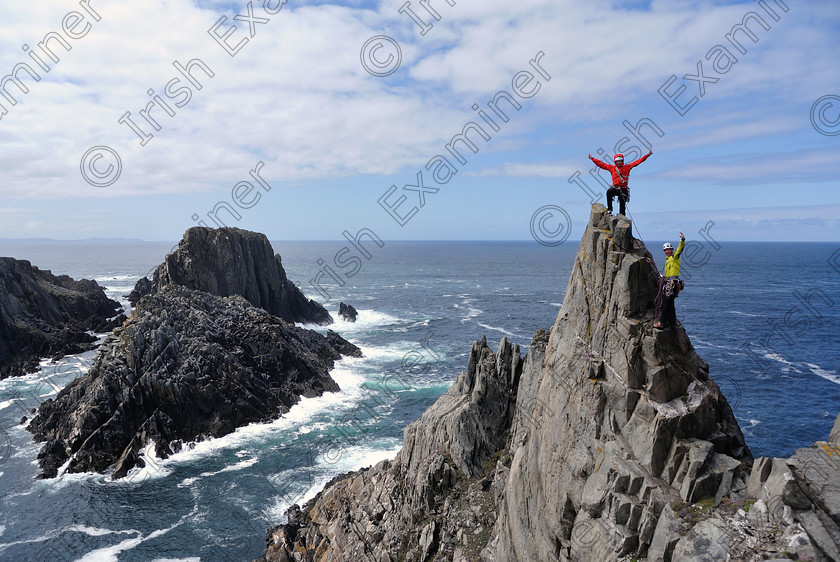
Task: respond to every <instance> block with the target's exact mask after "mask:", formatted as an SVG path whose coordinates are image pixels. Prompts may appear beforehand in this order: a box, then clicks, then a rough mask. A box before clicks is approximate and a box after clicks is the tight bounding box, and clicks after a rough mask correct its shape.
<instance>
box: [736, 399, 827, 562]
mask: <svg viewBox="0 0 840 562" xmlns="http://www.w3.org/2000/svg"><path fill="white" fill-rule="evenodd" d="M838 423H840V416H837V419H836V420H835V423H834V427H835V428H836V427H837V425H838ZM833 431H834V429H832V435H833ZM747 486H748V488H747V490H748V492H749V493H750V495H752V496H754V497H756V498H758V500H759V501H760V502H762V504H763V505H764V506H766V508H765V509H764V510H763V511H762V516H761V519H760V520H759V521H758V524H760V525H763V526H768V527H769V526H775V527H780V528H782V529H784V530H785V534H786V537H785V541H784V546H785V547H786V548H785V549H786V550H788V551H800V554H802V556H800V558H802V557H804V556H806V555H808V554H811V553H814V555H815V556H817V558H818V559H820V560H840V444H838V443H836V442H832V441H817V442H816V443H814V444H813V445H811V446H810V447H807V448H803V449H798V450H797V451H796V452H795V453H794V454H793V456H792V457H791V458H789V459H778V458H772V459H771V458H766V457H761V458H760V459H758V460H756V462H755V465H754V466H753V470H752V473H751V474H750V477H749V480H748V482H747ZM751 513H752V511H751ZM799 530H801V531H802V532H798V531H799ZM802 535H804V536H802Z"/></svg>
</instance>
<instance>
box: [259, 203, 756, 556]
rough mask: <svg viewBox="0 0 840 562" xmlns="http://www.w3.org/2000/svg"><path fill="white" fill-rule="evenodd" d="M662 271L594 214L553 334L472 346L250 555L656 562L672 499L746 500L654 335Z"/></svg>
mask: <svg viewBox="0 0 840 562" xmlns="http://www.w3.org/2000/svg"><path fill="white" fill-rule="evenodd" d="M658 276H659V274H658V272H657V269H656V266H655V263H654V262H653V259H652V257H651V255H650V253H649V252H648V251H647V249H646V248H645V247H644V245H643V244H642V242H641V241H639V240H636V239H635V238H633V236H632V232H631V223H630V221H628V220H626V219H623V218H617V217H610V216H609V215H607V214H606V210H605V209H604V208H603V206H601V205H595V206H594V207H593V211H592V214H591V216H590V220H589V224H588V226H587V228H586V231H585V233H584V235H583V238H582V240H581V243H580V246H579V248H578V252H577V255H576V258H575V262H574V267H573V270H572V274H571V276H570V279H569V283H568V286H567V289H566V294H565V298H564V301H563V307H562V309H561V310H560V312H559V314H558V316H557V320H556V322H555V324H554V326H553V327H552V328H551V331H550V332H546V331H542V330H541V331H538V332H537V334H536V335H535V336H534V339H533V341H532V342H531V345H530V347H529V350H528V353H527V355H526V356H525V357H524V359H523V358H522V357H521V354H520V351H519V347H518V346H517V345H515V344H511V343H509V342H508V341H507V340H506V339H503V340H502V342H501V343H500V344H499V348H498V350H497V351H496V352H495V353H494V352H493V351H492V350H491V349H490V348H489V347H488V346H487V345H486V342H485V341H484V340H482V341H481V342H479V343H477V344H475V345H474V346H473V348H472V351H471V353H470V358H469V363H468V365H467V370H466V371H464V372H463V373H461V374H460V375H459V376H458V377H457V379H456V381H455V383H454V384H453V386H452V387H451V388H450V389H449V391H448V392H447V393H446V394H444V395H443V396H442V397H441V398H440V399H439V400H438V401H437V402H436V403H435V404H434V405H433V406H432V407H431V408H430V409H429V410H428V411H427V412H426V413H425V414H424V415H423V416H422V418H421V419H420V420H418V421H417V422H414V423H412V424H410V425H409V426H408V427H407V428H406V430H405V435H404V444H403V449H402V450H401V451H400V453H399V454H398V455H397V457H396V458H395V459H394V460H393V461H383V462H381V463H379V464H378V465H376V466H375V467H372V468H368V469H363V470H361V471H358V472H356V473H351V474H349V475H346V476H345V477H342V478H339V479H337V480H336V481H334V482H333V483H331V484H330V485H329V486H328V487H327V488H325V489H324V490H323V491H322V492H321V493H320V494H319V495H318V496H317V497H315V498H314V499H313V500H311V501H310V502H309V503H307V505H306V506H304V507H303V509H302V510H301V509H299V508H298V507H293V508H292V509H290V511H289V521H288V523H287V524H285V525H281V526H279V527H275V528H273V529H271V530H270V531H269V533H268V537H267V539H266V541H267V550H266V553H265V555H264V559H265V560H271V561H275V560H282V561H286V560H303V559H306V560H324V561H326V560H359V559H365V560H376V561H385V560H394V561H396V560H420V561H424V562H425V561H427V560H457V561H463V560H478V559H481V560H498V561H522V560H528V561H531V560H534V561H542V560H593V561H599V562H600V561H604V560H617V559H620V558H622V557H631V556H636V557H641V556H645V555H646V556H647V557H648V559H650V560H662V559H664V560H670V559H671V557H672V555H673V552H674V548H675V546H676V543H677V542H678V541H679V539H680V537H681V535H680V534H679V532H677V530H675V526H676V523H675V522H674V517H673V514H672V513H671V512H669V510H671V506H672V505H673V506H678V505H679V504H681V503H686V504H688V503H692V502H697V501H699V500H703V501H705V502H707V503H708V502H711V504H712V505H714V504H720V503H721V502H722V501H723V499H724V498H729V497H736V498H737V497H740V496H739V494H740V495H745V490H746V486H747V485H746V481H747V479H748V476H749V469H750V466H751V465H752V461H753V458H752V455H751V454H750V451H749V449H748V447H747V446H746V444H745V442H744V438H743V435H742V433H741V431H740V428H739V427H738V424H737V422H736V421H735V418H734V416H733V414H732V411H731V408H730V407H729V404H728V403H727V401H726V398H725V397H724V396H723V394H722V393H721V392H720V389H719V388H718V386H717V385H716V384H715V383H714V381H713V380H711V379H710V378H709V369H708V365H707V364H706V362H705V361H703V360H702V359H701V358H700V357H699V356H698V355H697V354H696V352H695V351H694V348H693V347H692V345H691V342H690V340H689V338H688V336H687V335H686V333H685V330H684V329H683V328H682V327H681V326H677V327H676V328H674V329H672V330H667V331H657V330H654V329H653V321H654V318H653V315H654V306H653V299H654V297H655V293H656V287H657V281H658ZM628 559H629V558H628Z"/></svg>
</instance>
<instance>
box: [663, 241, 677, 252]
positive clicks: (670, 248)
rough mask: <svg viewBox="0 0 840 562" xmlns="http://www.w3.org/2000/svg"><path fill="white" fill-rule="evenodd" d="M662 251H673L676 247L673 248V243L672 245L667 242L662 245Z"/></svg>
mask: <svg viewBox="0 0 840 562" xmlns="http://www.w3.org/2000/svg"><path fill="white" fill-rule="evenodd" d="M662 249H663V250H673V249H674V247H673V246H671V243H670V242H665V243H664V244H662Z"/></svg>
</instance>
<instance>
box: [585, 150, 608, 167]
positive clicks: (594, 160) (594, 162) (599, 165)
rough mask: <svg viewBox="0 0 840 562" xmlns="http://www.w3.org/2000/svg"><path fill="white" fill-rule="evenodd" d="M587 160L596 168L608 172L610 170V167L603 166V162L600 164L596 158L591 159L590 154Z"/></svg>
mask: <svg viewBox="0 0 840 562" xmlns="http://www.w3.org/2000/svg"><path fill="white" fill-rule="evenodd" d="M589 159H590V160H592V163H593V164H595V165H596V166H598V167H599V168H601V169H602V170H609V169H610V166H609V165H608V164H604V163H603V162H601V161H600V160H598V159H597V158H592V155H591V154H590V155H589Z"/></svg>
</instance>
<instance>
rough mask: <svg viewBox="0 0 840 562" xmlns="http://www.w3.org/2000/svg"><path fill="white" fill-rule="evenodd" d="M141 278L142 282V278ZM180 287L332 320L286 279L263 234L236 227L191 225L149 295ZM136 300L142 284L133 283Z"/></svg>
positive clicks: (300, 318) (294, 318)
mask: <svg viewBox="0 0 840 562" xmlns="http://www.w3.org/2000/svg"><path fill="white" fill-rule="evenodd" d="M141 282H142V280H141ZM167 285H180V286H183V287H187V288H189V289H196V290H199V291H204V292H205V293H210V294H213V295H219V296H223V297H226V296H230V295H240V296H242V297H244V298H245V300H247V301H248V302H250V303H251V304H253V305H254V306H259V307H260V308H264V309H265V310H267V311H268V312H270V313H271V314H274V315H275V316H279V317H280V318H282V319H283V320H285V321H287V322H299V323H305V324H319V325H327V324H331V323H332V321H333V319H332V317H331V316H330V314H329V312H327V310H326V309H325V308H324V307H323V306H321V305H320V304H318V303H317V302H315V301H314V300H310V299H307V298H306V296H305V295H304V294H303V293H302V292H301V291H300V289H298V288H297V287H296V286H295V284H294V283H292V282H291V281H290V280H289V279H288V278H287V277H286V271H285V270H284V269H283V264H282V262H281V259H280V256H279V255H274V254H273V251H272V249H271V244H270V243H269V242H268V238H266V237H265V235H264V234H260V233H257V232H250V231H247V230H241V229H239V228H216V229H214V228H205V227H198V226H197V227H193V228H190V229H189V230H187V232H186V233H184V238H183V239H182V240H181V242H180V244H179V245H178V249H177V250H175V251H174V252H172V253H171V254H169V255H168V256H166V259H165V260H164V262H163V263H162V264H161V265H160V266H158V268H157V269H156V270H155V272H154V276H153V279H152V281H151V287H150V289H149V290H148V292H150V293H155V292H157V291H160V290H161V289H162V288H163V287H165V286H167ZM135 290H136V291H137V295H138V298H139V296H142V295H143V290H144V287H140V286H139V284H138V286H137V287H135Z"/></svg>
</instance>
